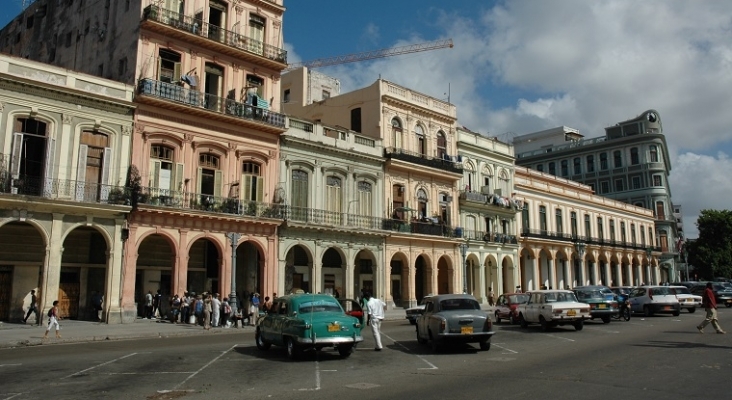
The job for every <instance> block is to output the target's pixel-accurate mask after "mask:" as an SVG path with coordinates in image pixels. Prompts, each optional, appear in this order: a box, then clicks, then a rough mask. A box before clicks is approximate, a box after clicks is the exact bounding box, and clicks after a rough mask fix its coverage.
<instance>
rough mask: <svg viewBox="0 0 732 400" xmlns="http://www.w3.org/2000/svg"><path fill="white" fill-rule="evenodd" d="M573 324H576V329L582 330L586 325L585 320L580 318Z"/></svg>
mask: <svg viewBox="0 0 732 400" xmlns="http://www.w3.org/2000/svg"><path fill="white" fill-rule="evenodd" d="M573 325H574V330H576V331H581V330H582V328H584V327H585V321H584V320H579V321H576V322H575V323H574V324H573Z"/></svg>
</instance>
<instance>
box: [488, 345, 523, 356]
mask: <svg viewBox="0 0 732 400" xmlns="http://www.w3.org/2000/svg"><path fill="white" fill-rule="evenodd" d="M493 345H494V346H496V347H498V348H499V349H503V350H506V351H510V352H511V353H513V354H518V351H513V350H511V349H507V348H505V347H503V346H499V345H497V344H495V343H493Z"/></svg>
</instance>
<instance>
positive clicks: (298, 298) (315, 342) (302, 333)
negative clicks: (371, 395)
mask: <svg viewBox="0 0 732 400" xmlns="http://www.w3.org/2000/svg"><path fill="white" fill-rule="evenodd" d="M271 310H272V311H271V312H269V313H268V314H267V315H265V316H263V317H262V318H261V319H260V320H259V322H258V323H257V327H256V331H255V334H254V337H255V341H256V344H257V348H259V349H260V350H268V349H269V348H270V346H272V345H276V346H284V347H285V348H287V355H288V357H290V358H291V359H294V358H297V357H298V356H299V355H300V354H301V353H302V351H304V350H313V349H317V350H321V349H323V348H325V347H333V348H335V349H336V350H338V352H339V353H340V355H341V357H344V358H345V357H348V356H349V355H350V354H351V352H352V350H353V346H354V345H356V344H357V343H359V342H362V341H363V336H361V320H360V319H358V318H356V317H354V316H351V315H347V314H346V311H344V309H343V307H341V304H340V303H339V302H338V299H336V298H334V297H333V296H331V295H328V294H292V295H287V296H282V297H278V298H276V299H275V300H274V302H273V303H272V308H271Z"/></svg>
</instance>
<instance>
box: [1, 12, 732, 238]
mask: <svg viewBox="0 0 732 400" xmlns="http://www.w3.org/2000/svg"><path fill="white" fill-rule="evenodd" d="M143 1H147V0H143ZM21 4H22V0H0V26H4V25H5V24H6V23H7V22H8V21H10V20H11V19H12V18H13V17H14V16H15V15H17V13H18V12H20V8H21V7H20V5H21ZM285 6H286V7H287V11H286V13H285V17H284V39H285V47H286V48H287V50H288V55H289V61H290V62H297V61H303V60H305V61H307V60H312V59H316V58H322V57H329V56H336V55H344V54H351V53H357V52H361V51H368V50H374V49H381V48H388V47H394V46H402V45H407V44H412V43H421V42H428V41H433V40H438V39H447V38H452V40H453V41H454V43H455V47H454V48H453V49H446V50H435V51H430V52H423V53H416V54H410V55H404V56H396V57H390V58H385V59H380V60H374V61H370V62H359V63H354V64H344V65H340V66H334V67H329V68H322V69H321V70H320V71H321V72H323V73H326V74H329V75H332V76H335V77H336V78H338V79H340V80H341V84H342V90H343V92H346V91H350V90H353V89H357V88H361V87H364V86H367V85H369V84H371V83H373V82H374V81H375V80H376V79H378V78H379V77H380V76H381V77H382V78H384V79H387V80H390V81H393V82H396V83H398V84H400V85H403V86H406V87H409V88H411V89H414V90H417V91H420V92H423V93H426V94H429V95H431V96H434V97H437V98H441V99H447V93H448V87H449V93H450V101H451V102H452V103H454V104H455V105H456V106H457V110H458V118H459V123H460V124H462V125H465V126H466V127H468V128H470V129H472V130H474V131H478V132H481V133H484V134H489V135H491V136H498V137H499V138H502V139H508V138H510V137H512V136H513V135H515V134H524V133H529V132H534V131H538V130H542V129H547V128H552V127H556V126H560V125H566V126H569V127H572V128H576V129H579V130H580V132H581V133H582V134H583V135H585V136H586V137H590V138H592V137H597V136H601V135H603V134H604V128H605V127H607V126H611V125H613V124H615V123H617V122H620V121H624V120H627V119H630V118H633V117H635V116H637V115H639V114H640V113H642V112H643V111H645V110H647V109H656V110H658V111H659V114H660V115H661V119H662V122H663V128H664V133H665V135H666V139H667V143H668V145H669V152H670V157H671V164H672V172H671V178H670V180H671V189H672V195H673V200H674V202H675V203H676V204H681V205H682V207H683V211H684V229H685V231H686V236H687V237H690V238H693V237H696V236H697V229H696V226H695V222H696V217H697V215H698V213H699V210H702V209H730V205H729V204H730V200H729V199H732V179H730V178H729V177H728V174H729V173H730V172H729V171H732V161H731V160H730V158H729V155H730V154H732V112H730V111H729V110H732V96H730V88H732V40H730V32H732V1H729V0H706V1H703V2H701V1H700V2H690V1H686V0H644V1H642V2H637V1H626V0H601V1H600V0H598V1H591V0H556V1H534V0H511V1H487V0H480V1H478V0H475V1H473V0H456V1H451V2H449V1H448V2H446V1H436V0H397V1H394V0H370V1H365V0H352V1H343V0H285Z"/></svg>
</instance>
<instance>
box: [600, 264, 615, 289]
mask: <svg viewBox="0 0 732 400" xmlns="http://www.w3.org/2000/svg"><path fill="white" fill-rule="evenodd" d="M604 268H605V277H606V279H607V282H603V283H602V284H603V285H605V286H610V282H611V281H612V280H613V276H612V272H611V271H610V263H608V262H606V263H605V266H604Z"/></svg>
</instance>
